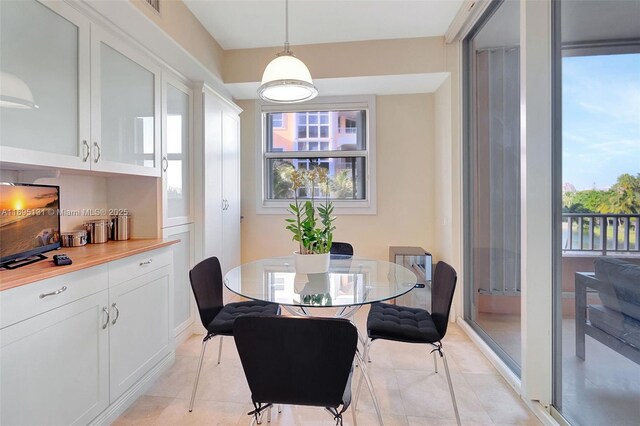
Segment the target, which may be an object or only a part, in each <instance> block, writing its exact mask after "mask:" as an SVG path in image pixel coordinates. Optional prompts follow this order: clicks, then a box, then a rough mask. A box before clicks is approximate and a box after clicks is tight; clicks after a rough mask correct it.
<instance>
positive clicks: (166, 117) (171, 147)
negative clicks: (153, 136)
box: [162, 73, 193, 227]
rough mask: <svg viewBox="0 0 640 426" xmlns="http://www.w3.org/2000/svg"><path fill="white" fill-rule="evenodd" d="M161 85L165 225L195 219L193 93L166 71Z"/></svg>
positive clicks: (174, 224) (188, 221)
mask: <svg viewBox="0 0 640 426" xmlns="http://www.w3.org/2000/svg"><path fill="white" fill-rule="evenodd" d="M163 76H164V83H163V87H162V90H163V92H162V135H163V138H162V178H163V179H162V187H163V212H164V214H163V224H162V226H163V227H167V226H176V225H184V224H186V223H190V222H192V215H191V210H192V209H191V204H192V201H191V188H192V185H191V152H192V151H191V146H192V144H191V140H192V130H191V129H192V128H193V126H192V116H193V107H192V99H193V92H192V90H191V89H189V87H187V86H186V85H185V84H183V83H182V82H180V81H179V80H177V79H175V78H173V77H172V76H170V75H168V73H164V74H163Z"/></svg>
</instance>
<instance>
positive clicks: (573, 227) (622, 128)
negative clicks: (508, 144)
mask: <svg viewBox="0 0 640 426" xmlns="http://www.w3.org/2000/svg"><path fill="white" fill-rule="evenodd" d="M556 6H557V7H556V10H555V13H556V14H557V15H556V16H557V17H559V18H560V19H559V20H558V21H557V26H556V31H557V34H556V35H557V43H556V58H557V61H556V62H557V64H556V67H555V74H556V75H555V77H554V78H555V79H556V86H557V87H558V88H559V89H558V90H557V93H556V95H555V99H556V103H557V104H558V105H557V107H556V111H561V114H557V116H556V117H555V120H556V127H557V129H558V130H557V132H556V141H555V142H556V144H557V147H558V149H557V150H556V155H557V156H561V158H562V162H561V163H562V164H561V166H560V167H561V169H562V181H561V182H560V181H557V182H556V186H557V188H556V191H557V200H556V202H557V203H562V209H560V208H558V209H557V210H558V212H560V210H561V213H560V214H558V216H557V217H556V225H557V226H556V229H557V230H558V231H557V232H558V234H559V235H557V238H556V243H557V244H559V245H561V250H558V257H561V258H560V259H556V265H558V266H557V268H558V269H559V270H557V271H556V274H555V275H556V277H557V278H556V283H555V308H556V309H555V312H556V315H555V321H554V324H555V325H554V335H555V338H554V342H555V345H554V378H555V379H554V395H553V402H554V407H555V409H556V410H557V411H558V412H559V414H561V415H562V416H563V417H564V418H565V419H566V420H567V421H568V422H569V423H571V424H572V425H605V424H607V425H632V424H633V425H637V424H638V422H639V421H640V2H638V1H626V0H622V1H618V0H610V1H592V0H573V1H562V2H559V3H558V4H556ZM560 88H561V89H560ZM558 163H559V162H558ZM560 194H562V195H561V197H560ZM594 273H595V274H594Z"/></svg>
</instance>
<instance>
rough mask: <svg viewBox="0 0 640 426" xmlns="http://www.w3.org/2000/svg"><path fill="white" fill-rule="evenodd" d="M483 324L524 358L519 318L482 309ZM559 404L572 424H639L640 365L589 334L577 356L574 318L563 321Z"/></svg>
mask: <svg viewBox="0 0 640 426" xmlns="http://www.w3.org/2000/svg"><path fill="white" fill-rule="evenodd" d="M478 323H479V324H480V326H481V327H482V328H483V329H484V330H485V331H486V332H487V334H489V336H491V338H493V339H494V341H495V342H496V343H497V344H499V345H500V346H501V347H502V348H503V349H504V350H505V351H506V352H507V353H508V354H509V355H511V356H512V357H513V358H514V359H515V360H516V362H518V363H519V362H520V317H519V316H515V315H500V314H487V313H482V314H480V315H478ZM561 359H562V382H561V384H560V390H559V392H560V394H561V400H562V403H561V406H560V407H556V408H557V409H558V411H560V413H562V415H563V416H565V418H566V419H567V420H568V421H569V422H570V423H571V424H576V425H589V426H591V425H597V426H601V425H602V426H604V425H606V426H610V425H615V426H623V425H624V426H626V425H628V426H632V425H634V426H637V425H640V421H639V420H638V419H640V404H638V401H640V365H638V364H636V363H634V362H633V361H631V360H629V359H627V358H625V357H623V356H622V355H620V354H618V353H617V352H615V351H613V350H612V349H610V348H608V347H607V346H605V345H603V344H602V343H600V342H598V341H596V340H594V339H593V338H591V337H589V336H587V338H586V360H581V359H579V358H578V357H576V349H575V319H574V318H564V319H563V320H562V353H561Z"/></svg>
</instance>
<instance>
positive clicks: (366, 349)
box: [353, 339, 373, 410]
mask: <svg viewBox="0 0 640 426" xmlns="http://www.w3.org/2000/svg"><path fill="white" fill-rule="evenodd" d="M372 343H373V341H371V340H369V339H367V340H365V344H364V349H363V353H362V359H363V360H364V359H366V358H367V357H368V356H369V349H370V348H371V344H372ZM361 368H362V367H361ZM363 378H364V375H363V374H360V377H359V378H358V385H357V386H356V394H355V398H354V399H353V408H354V410H355V408H356V407H357V406H358V399H359V398H360V390H361V389H362V379H363Z"/></svg>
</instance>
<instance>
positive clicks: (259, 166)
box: [255, 96, 377, 215]
mask: <svg viewBox="0 0 640 426" xmlns="http://www.w3.org/2000/svg"><path fill="white" fill-rule="evenodd" d="M345 110H364V111H366V124H365V126H366V130H365V131H366V139H365V150H364V151H361V150H357V151H323V150H317V151H309V152H307V151H302V152H298V151H293V152H285V153H283V155H278V157H291V158H296V157H300V156H305V155H307V154H309V156H311V157H318V158H344V157H361V158H364V161H365V182H364V185H365V189H366V192H365V193H366V198H365V199H363V200H332V203H333V205H334V208H335V210H334V212H335V214H336V215H352V214H353V215H374V214H377V197H376V98H375V96H349V97H324V98H316V99H314V100H313V102H308V103H307V102H305V103H303V104H291V105H276V104H272V103H268V102H263V101H256V113H255V116H256V148H257V150H256V171H257V172H256V214H288V212H287V208H288V207H289V204H290V203H291V200H272V199H268V198H267V182H268V179H269V176H268V171H269V170H268V167H267V162H268V160H269V159H270V158H272V157H273V156H269V155H268V153H267V138H266V137H265V136H266V131H267V129H268V126H267V122H266V114H267V113H274V112H313V111H345ZM283 117H284V116H283ZM296 126H297V123H296ZM296 132H297V129H296ZM314 140H320V139H319V138H316V139H314ZM305 141H306V139H305ZM363 152H364V155H363ZM323 154H324V155H323ZM327 154H330V155H327Z"/></svg>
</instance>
